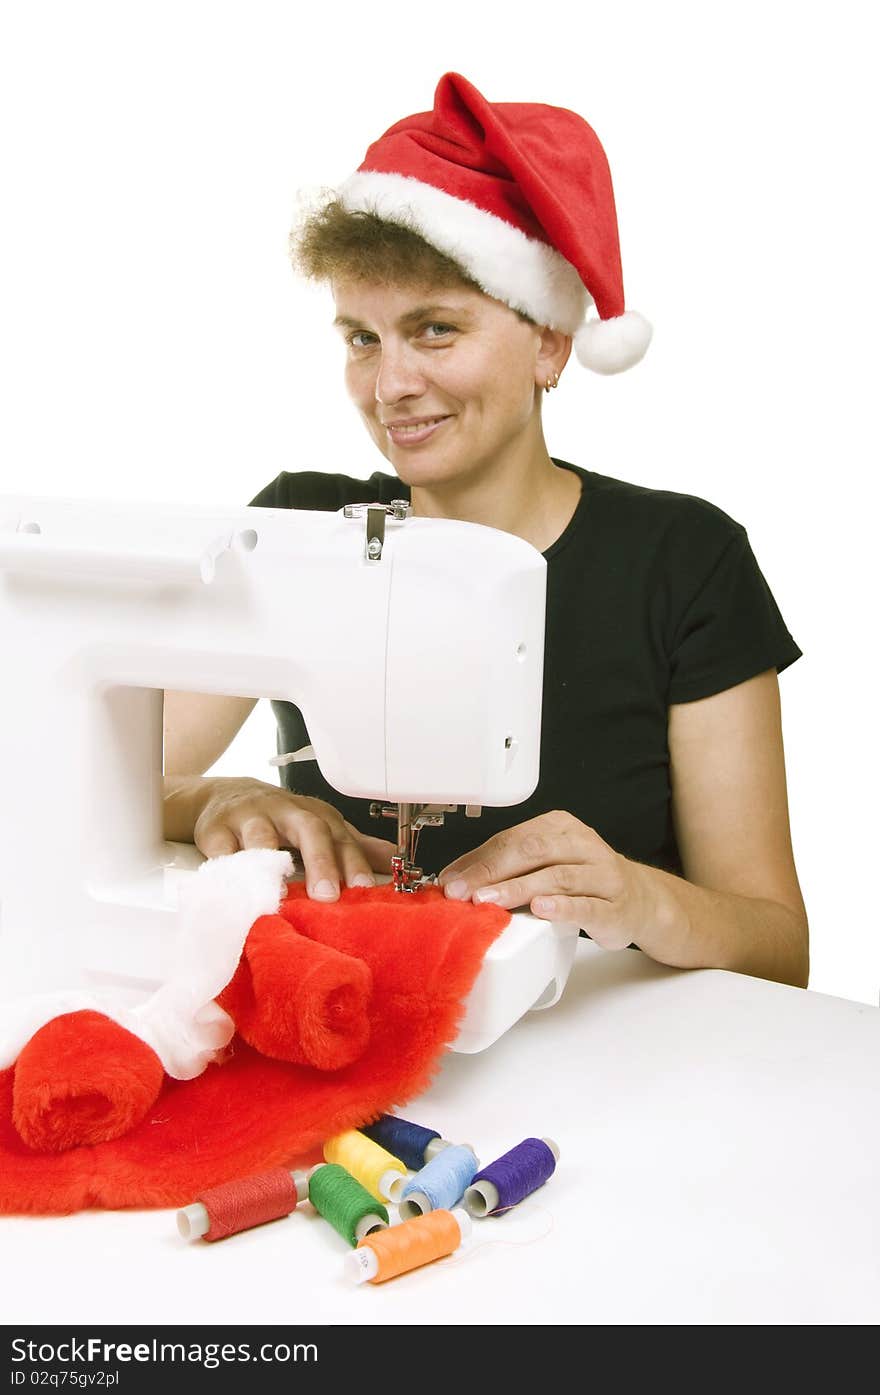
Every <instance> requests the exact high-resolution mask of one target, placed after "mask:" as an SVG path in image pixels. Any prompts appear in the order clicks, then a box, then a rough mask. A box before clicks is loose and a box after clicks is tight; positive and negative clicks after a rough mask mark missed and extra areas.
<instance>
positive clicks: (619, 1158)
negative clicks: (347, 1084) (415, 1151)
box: [0, 942, 880, 1328]
mask: <svg viewBox="0 0 880 1395" xmlns="http://www.w3.org/2000/svg"><path fill="white" fill-rule="evenodd" d="M398 1112H399V1113H401V1114H402V1115H403V1116H404V1117H405V1118H409V1119H412V1120H414V1121H416V1122H419V1123H422V1124H425V1125H427V1126H429V1127H432V1128H435V1129H437V1130H439V1132H440V1133H441V1134H443V1135H444V1136H446V1137H448V1138H452V1139H453V1140H456V1141H465V1142H469V1143H471V1144H472V1145H473V1146H474V1147H475V1148H476V1150H477V1152H478V1154H479V1157H480V1159H481V1161H482V1162H483V1163H484V1164H485V1163H488V1162H490V1161H492V1160H493V1159H494V1158H496V1157H498V1156H499V1155H500V1154H501V1153H503V1152H505V1151H506V1150H507V1149H508V1148H510V1147H512V1146H513V1145H514V1144H516V1143H518V1142H519V1141H520V1140H521V1139H522V1138H524V1137H526V1136H529V1135H544V1136H549V1137H551V1138H554V1139H555V1140H556V1142H557V1143H558V1144H559V1147H560V1150H561V1156H560V1160H559V1164H558V1166H557V1169H556V1172H555V1174H554V1175H553V1177H551V1179H550V1180H549V1182H548V1183H547V1184H546V1186H544V1187H543V1188H542V1189H541V1190H540V1191H539V1192H537V1193H535V1194H533V1195H532V1196H531V1197H529V1198H527V1200H526V1201H524V1202H522V1203H521V1204H520V1205H519V1206H518V1207H516V1208H515V1209H513V1210H512V1211H511V1212H509V1213H508V1214H507V1215H506V1216H504V1217H495V1218H486V1219H484V1220H481V1221H477V1222H475V1224H474V1232H473V1244H472V1248H471V1249H470V1250H469V1251H468V1252H467V1253H463V1252H461V1251H460V1252H459V1255H460V1256H461V1257H460V1258H451V1259H446V1260H442V1261H439V1262H437V1263H435V1264H433V1265H430V1266H428V1267H427V1268H424V1269H420V1270H417V1271H414V1272H412V1273H409V1274H405V1275H403V1276H401V1277H400V1278H398V1279H395V1280H392V1281H390V1282H388V1283H386V1284H380V1285H373V1284H363V1285H354V1284H351V1283H350V1282H349V1281H348V1280H346V1279H345V1278H344V1276H343V1264H342V1260H343V1256H344V1254H345V1253H346V1252H347V1249H348V1247H347V1245H346V1243H345V1241H344V1240H342V1238H341V1237H340V1236H339V1235H337V1233H336V1231H335V1230H333V1229H332V1228H331V1227H330V1226H329V1225H328V1224H327V1222H325V1221H324V1220H322V1219H321V1218H320V1217H319V1216H317V1214H316V1213H314V1212H313V1211H311V1210H310V1208H309V1207H308V1204H307V1203H306V1204H304V1205H302V1206H300V1207H299V1208H298V1210H297V1212H296V1213H295V1214H294V1215H293V1216H290V1217H288V1218H287V1219H284V1220H281V1221H277V1222H274V1223H272V1224H269V1225H265V1226H261V1227H259V1228H258V1229H256V1230H253V1231H248V1232H246V1233H243V1234H241V1235H237V1236H233V1237H231V1238H229V1239H227V1240H225V1241H223V1242H220V1243H217V1244H206V1243H204V1242H203V1241H196V1242H186V1241H183V1240H181V1239H180V1237H179V1236H178V1233H177V1227H176V1223H175V1214H176V1213H175V1212H174V1211H168V1210H164V1211H138V1212H86V1213H80V1214H77V1215H73V1216H69V1217H60V1218H59V1217H54V1218H33V1217H27V1218H25V1217H0V1245H2V1253H3V1258H4V1263H3V1265H2V1278H0V1289H2V1304H0V1307H2V1312H3V1318H2V1321H3V1322H5V1323H7V1324H15V1323H21V1324H39V1325H43V1324H45V1325H50V1324H53V1325H54V1324H70V1325H72V1326H79V1325H83V1324H92V1325H93V1326H96V1325H99V1324H103V1325H109V1324H123V1323H131V1324H137V1325H145V1326H147V1327H149V1326H152V1325H156V1326H158V1325H160V1324H177V1323H193V1324H204V1325H207V1326H211V1327H217V1326H220V1325H222V1324H227V1323H228V1324H247V1325H250V1324H254V1325H256V1324H264V1323H265V1324H284V1325H291V1326H292V1327H293V1328H296V1327H297V1326H298V1325H303V1326H304V1325H308V1324H366V1323H369V1324H386V1325H394V1324H414V1323H424V1322H427V1323H431V1324H446V1323H449V1324H458V1325H460V1324H468V1325H475V1324H480V1325H490V1324H509V1323H532V1324H552V1323H564V1324H640V1323H647V1324H695V1323H700V1324H703V1323H711V1324H729V1323H735V1324H855V1323H859V1324H862V1323H869V1324H874V1323H876V1322H878V1320H880V1009H877V1008H873V1007H869V1006H867V1005H865V1004H863V1003H854V1002H849V1001H846V1000H844V999H840V998H831V997H826V996H823V995H821V994H816V993H812V992H802V991H800V990H798V989H793V988H787V987H784V986H781V985H778V984H772V983H766V982H763V981H762V980H759V979H751V978H746V977H743V976H741V975H736V974H728V973H722V972H719V971H715V970H701V971H692V972H680V971H676V970H671V969H666V968H664V967H662V966H660V965H657V964H655V963H653V962H652V961H651V960H649V959H648V958H647V957H646V956H643V955H641V954H638V953H636V952H633V951H623V952H622V953H619V954H608V953H605V952H603V951H601V950H599V949H597V948H596V947H595V946H593V945H590V944H588V943H586V942H582V943H581V946H580V947H579V950H578V957H577V960H576V962H575V966H574V969H573V971H572V975H571V978H570V980H569V983H568V986H567V987H566V990H565V993H564V995H563V997H562V999H561V1001H560V1002H559V1003H558V1004H557V1005H556V1006H555V1007H553V1008H551V1009H549V1010H547V1011H545V1012H536V1013H532V1014H530V1015H528V1016H527V1017H526V1018H524V1019H523V1020H522V1021H521V1022H519V1023H518V1024H517V1025H516V1026H515V1027H514V1028H513V1029H512V1030H511V1031H509V1032H508V1033H507V1034H506V1035H505V1037H503V1038H502V1039H501V1040H500V1041H498V1042H496V1043H495V1045H494V1046H492V1047H490V1048H489V1049H488V1050H487V1051H485V1052H482V1053H480V1054H478V1055H472V1056H466V1055H456V1054H449V1055H447V1056H446V1057H445V1059H444V1062H443V1064H442V1067H441V1070H440V1072H439V1074H438V1076H437V1078H436V1080H435V1083H434V1085H433V1086H432V1088H431V1089H430V1091H429V1092H427V1093H426V1094H425V1095H423V1096H421V1097H420V1098H418V1099H416V1100H412V1101H409V1102H408V1104H407V1105H406V1106H405V1107H402V1108H401V1109H400V1110H399V1111H398Z"/></svg>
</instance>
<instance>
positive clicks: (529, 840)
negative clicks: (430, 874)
mask: <svg viewBox="0 0 880 1395" xmlns="http://www.w3.org/2000/svg"><path fill="white" fill-rule="evenodd" d="M578 832H579V833H580V842H581V843H582V844H583V843H587V842H588V841H589V835H590V834H591V832H592V830H590V829H588V828H587V827H586V825H585V824H582V823H580V822H579V820H577V819H574V818H573V817H572V816H571V815H570V814H565V813H561V812H553V813H550V814H539V815H538V817H537V818H534V819H527V820H526V822H525V823H520V824H516V825H514V827H513V828H506V829H504V830H503V831H502V832H501V833H496V834H495V836H494V837H492V838H489V839H487V841H486V842H485V843H483V844H482V846H481V847H479V848H475V849H474V851H473V852H472V853H468V854H466V855H465V856H464V857H459V858H456V860H455V861H454V862H451V863H450V864H449V866H448V867H445V868H444V869H443V871H442V872H441V873H440V876H439V878H438V880H439V882H440V885H441V886H443V887H449V888H451V889H452V896H453V899H466V898H467V897H469V896H470V895H471V894H472V893H473V892H474V891H475V890H476V889H477V888H478V887H482V886H490V885H495V884H497V883H499V882H502V881H507V880H510V879H511V878H513V877H518V876H521V875H523V874H524V873H528V872H532V871H535V870H537V869H539V868H542V867H549V866H552V865H553V864H555V863H562V862H566V861H568V860H574V858H573V854H576V856H577V860H578V861H581V860H583V857H584V855H585V853H586V851H587V850H586V848H581V847H578V846H576V844H577V842H578ZM459 883H464V885H463V886H462V885H459Z"/></svg>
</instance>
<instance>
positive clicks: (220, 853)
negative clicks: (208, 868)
mask: <svg viewBox="0 0 880 1395" xmlns="http://www.w3.org/2000/svg"><path fill="white" fill-rule="evenodd" d="M193 842H194V843H195V845H196V847H197V848H198V850H199V852H200V853H204V855H205V857H226V856H228V855H229V853H237V852H238V851H239V850H240V844H239V841H238V838H237V837H236V835H235V834H234V833H233V831H232V829H231V828H228V827H227V825H226V824H222V823H214V824H208V826H207V828H205V829H204V830H202V829H200V828H199V827H198V825H196V827H195V829H194V830H193Z"/></svg>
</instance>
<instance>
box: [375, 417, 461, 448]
mask: <svg viewBox="0 0 880 1395" xmlns="http://www.w3.org/2000/svg"><path fill="white" fill-rule="evenodd" d="M450 420H451V418H450V417H448V416H444V417H411V418H410V419H409V420H406V421H388V422H383V423H382V425H383V427H384V430H385V433H386V435H387V436H388V439H389V441H391V443H392V445H395V446H418V445H421V443H422V442H423V441H427V440H428V438H429V437H430V436H433V435H434V433H435V431H438V430H439V428H440V427H441V426H442V425H443V423H444V422H447V421H450Z"/></svg>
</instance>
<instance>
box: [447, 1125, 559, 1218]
mask: <svg viewBox="0 0 880 1395" xmlns="http://www.w3.org/2000/svg"><path fill="white" fill-rule="evenodd" d="M558 1161H559V1149H558V1147H557V1146H556V1144H555V1143H554V1142H553V1140H552V1138H524V1139H523V1141H522V1143H518V1144H517V1145H516V1147H515V1148H511V1149H510V1151H509V1152H507V1153H503V1154H502V1155H501V1157H500V1158H496V1159H495V1161H494V1162H492V1163H489V1166H488V1167H484V1168H483V1169H482V1171H481V1172H477V1173H476V1174H475V1176H474V1178H473V1180H472V1182H471V1184H470V1186H469V1187H468V1189H467V1191H466V1192H465V1194H464V1207H465V1210H466V1211H467V1212H468V1214H469V1215H471V1216H478V1217H479V1216H492V1215H495V1213H496V1212H498V1211H506V1210H508V1209H509V1208H510V1207H511V1206H516V1205H517V1203H518V1202H520V1201H522V1200H523V1198H524V1197H527V1196H529V1195H530V1194H531V1193H532V1192H536V1191H537V1190H538V1188H539V1187H542V1186H543V1185H544V1183H545V1182H546V1181H547V1178H548V1177H552V1175H553V1173H554V1172H555V1171H556V1164H557V1162H558Z"/></svg>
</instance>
